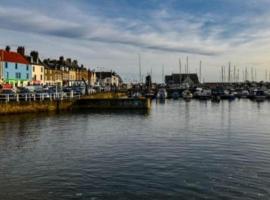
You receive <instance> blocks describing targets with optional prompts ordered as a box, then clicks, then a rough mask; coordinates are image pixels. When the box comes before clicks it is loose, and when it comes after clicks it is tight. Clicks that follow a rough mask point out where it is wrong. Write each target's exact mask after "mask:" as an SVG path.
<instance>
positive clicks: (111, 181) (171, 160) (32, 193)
mask: <svg viewBox="0 0 270 200" xmlns="http://www.w3.org/2000/svg"><path fill="white" fill-rule="evenodd" d="M259 106H260V107H258V104H256V103H255V102H250V101H245V100H240V101H234V102H228V101H221V102H220V103H219V104H215V103H212V102H210V101H208V102H199V101H193V100H192V101H190V102H185V101H183V100H179V101H170V100H168V101H166V102H165V103H164V102H163V103H159V102H156V103H153V104H152V110H151V111H150V113H149V112H145V111H139V112H138V111H135V112H134V111H121V112H113V111H103V112H100V111H97V110H91V111H89V110H88V111H73V112H72V113H68V112H63V113H59V114H55V113H54V114H52V113H50V114H49V113H43V114H28V115H13V116H1V117H0V126H1V130H0V188H1V189H0V190H1V192H0V199H7V200H9V199H10V200H13V199H14V200H15V199H37V200H39V199H144V198H145V199H151V198H152V199H179V198H182V199H207V198H208V199H269V197H270V196H269V187H270V176H269V174H270V135H269V130H268V127H269V118H270V117H269V110H270V104H269V102H265V103H261V104H260V105H259Z"/></svg>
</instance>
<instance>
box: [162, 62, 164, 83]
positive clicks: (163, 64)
mask: <svg viewBox="0 0 270 200" xmlns="http://www.w3.org/2000/svg"><path fill="white" fill-rule="evenodd" d="M162 83H164V64H163V65H162Z"/></svg>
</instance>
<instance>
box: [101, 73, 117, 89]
mask: <svg viewBox="0 0 270 200" xmlns="http://www.w3.org/2000/svg"><path fill="white" fill-rule="evenodd" d="M96 77H97V80H98V81H97V82H98V83H99V84H100V85H101V86H116V87H118V86H119V85H120V83H121V82H122V79H121V77H120V76H119V75H118V74H117V73H115V72H112V71H110V72H96Z"/></svg>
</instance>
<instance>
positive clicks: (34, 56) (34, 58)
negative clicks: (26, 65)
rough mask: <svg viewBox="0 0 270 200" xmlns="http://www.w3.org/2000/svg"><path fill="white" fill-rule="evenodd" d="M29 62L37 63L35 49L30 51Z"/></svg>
mask: <svg viewBox="0 0 270 200" xmlns="http://www.w3.org/2000/svg"><path fill="white" fill-rule="evenodd" d="M30 56H31V62H33V63H36V64H38V52H37V51H31V53H30Z"/></svg>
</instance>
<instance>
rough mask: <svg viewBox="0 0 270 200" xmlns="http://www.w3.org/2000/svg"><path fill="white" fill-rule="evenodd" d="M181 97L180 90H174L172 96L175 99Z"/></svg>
mask: <svg viewBox="0 0 270 200" xmlns="http://www.w3.org/2000/svg"><path fill="white" fill-rule="evenodd" d="M179 97H180V95H179V92H173V93H172V98H173V99H175V100H177V99H179Z"/></svg>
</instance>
